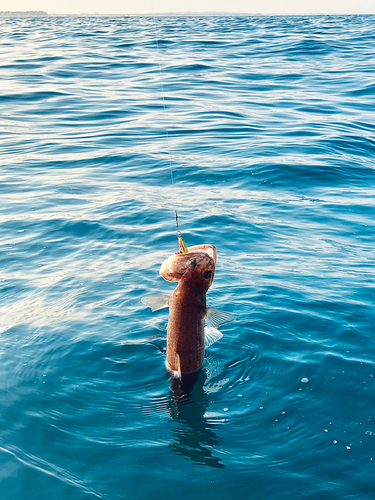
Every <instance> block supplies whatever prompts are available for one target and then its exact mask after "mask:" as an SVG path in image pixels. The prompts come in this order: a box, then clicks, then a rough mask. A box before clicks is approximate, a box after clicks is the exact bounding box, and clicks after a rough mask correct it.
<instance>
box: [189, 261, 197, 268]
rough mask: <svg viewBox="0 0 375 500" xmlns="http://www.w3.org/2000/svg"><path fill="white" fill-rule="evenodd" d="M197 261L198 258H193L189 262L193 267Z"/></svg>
mask: <svg viewBox="0 0 375 500" xmlns="http://www.w3.org/2000/svg"><path fill="white" fill-rule="evenodd" d="M196 263H197V259H192V260H191V261H190V262H189V264H190V265H191V267H194V266H195V265H196Z"/></svg>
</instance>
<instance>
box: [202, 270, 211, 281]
mask: <svg viewBox="0 0 375 500" xmlns="http://www.w3.org/2000/svg"><path fill="white" fill-rule="evenodd" d="M211 276H212V271H205V272H204V273H203V277H204V279H206V280H209V279H210V278H211Z"/></svg>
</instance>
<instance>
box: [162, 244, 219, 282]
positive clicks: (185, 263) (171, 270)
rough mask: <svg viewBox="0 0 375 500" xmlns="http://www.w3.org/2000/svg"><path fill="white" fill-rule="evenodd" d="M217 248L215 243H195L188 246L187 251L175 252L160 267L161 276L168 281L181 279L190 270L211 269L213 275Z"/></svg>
mask: <svg viewBox="0 0 375 500" xmlns="http://www.w3.org/2000/svg"><path fill="white" fill-rule="evenodd" d="M216 258H217V255H216V248H215V247H214V245H195V246H192V247H188V251H187V253H179V252H177V253H175V254H173V255H171V256H170V257H168V259H166V260H165V261H164V262H163V264H162V265H161V268H160V276H162V277H163V278H164V279H165V280H167V281H172V282H175V281H179V280H180V279H181V278H182V277H183V276H185V275H186V274H187V273H188V272H189V271H191V270H194V271H197V272H200V271H202V272H205V271H211V273H212V279H211V280H210V284H211V283H212V281H213V275H214V272H215V266H216Z"/></svg>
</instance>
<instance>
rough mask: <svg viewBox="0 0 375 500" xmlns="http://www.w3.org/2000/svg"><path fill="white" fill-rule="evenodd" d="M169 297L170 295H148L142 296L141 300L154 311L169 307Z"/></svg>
mask: <svg viewBox="0 0 375 500" xmlns="http://www.w3.org/2000/svg"><path fill="white" fill-rule="evenodd" d="M169 299H170V296H169V295H146V297H142V299H141V302H142V304H144V305H145V306H147V307H151V309H152V312H154V311H159V309H164V307H168V304H169Z"/></svg>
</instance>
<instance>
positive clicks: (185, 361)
mask: <svg viewBox="0 0 375 500" xmlns="http://www.w3.org/2000/svg"><path fill="white" fill-rule="evenodd" d="M180 248H181V246H180ZM216 260H217V252H216V248H215V246H214V245H195V246H192V247H186V248H185V249H184V250H183V251H180V252H176V253H174V254H173V255H171V256H170V257H169V258H168V259H166V260H165V261H164V262H163V263H162V265H161V268H160V275H161V276H162V277H163V278H164V279H165V280H166V281H169V282H177V287H176V288H175V290H174V292H173V294H172V295H171V296H169V295H146V296H145V297H143V298H142V303H143V304H144V305H146V306H148V307H150V308H151V309H152V311H157V310H159V309H163V308H165V307H169V319H168V326H167V361H166V368H167V370H168V372H169V373H170V375H171V376H172V378H178V379H182V377H183V376H187V375H191V374H194V373H196V372H199V370H200V369H201V368H202V366H203V363H204V356H205V349H206V348H208V347H209V346H211V345H212V344H214V343H215V342H216V341H217V340H219V339H220V338H222V336H223V334H222V333H221V332H220V331H219V330H218V327H219V326H221V325H223V324H225V323H229V322H230V321H233V320H234V319H235V317H234V316H233V314H231V313H229V312H225V311H219V310H218V309H214V308H211V307H207V305H206V294H207V292H208V289H209V288H210V286H211V285H212V282H213V279H214V274H215V268H216Z"/></svg>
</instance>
